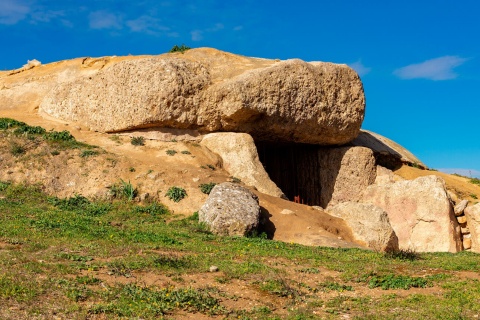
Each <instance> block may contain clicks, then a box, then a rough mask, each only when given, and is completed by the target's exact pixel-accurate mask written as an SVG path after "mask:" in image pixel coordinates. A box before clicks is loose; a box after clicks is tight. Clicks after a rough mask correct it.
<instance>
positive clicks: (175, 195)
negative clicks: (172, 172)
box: [165, 187, 187, 202]
mask: <svg viewBox="0 0 480 320" xmlns="http://www.w3.org/2000/svg"><path fill="white" fill-rule="evenodd" d="M165 196H167V197H168V198H169V199H170V200H172V201H174V202H179V201H180V200H182V199H183V198H185V197H186V196H187V191H185V189H183V188H180V187H170V188H169V189H168V190H167V193H166V194H165Z"/></svg>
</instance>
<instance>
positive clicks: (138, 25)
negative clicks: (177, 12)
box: [127, 15, 170, 35]
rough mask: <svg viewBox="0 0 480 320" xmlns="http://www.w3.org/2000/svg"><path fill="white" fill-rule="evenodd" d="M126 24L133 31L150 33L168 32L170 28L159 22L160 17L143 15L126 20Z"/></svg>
mask: <svg viewBox="0 0 480 320" xmlns="http://www.w3.org/2000/svg"><path fill="white" fill-rule="evenodd" d="M127 26H128V27H129V28H130V30H131V31H133V32H145V33H148V34H151V35H159V34H161V33H168V32H169V31H170V28H168V27H166V26H163V25H161V24H160V19H157V18H154V17H151V16H148V15H143V16H141V17H139V18H137V19H133V20H128V21H127Z"/></svg>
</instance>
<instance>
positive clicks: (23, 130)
mask: <svg viewBox="0 0 480 320" xmlns="http://www.w3.org/2000/svg"><path fill="white" fill-rule="evenodd" d="M45 132H46V130H45V129H43V128H42V127H39V126H35V127H32V126H29V125H21V126H19V127H18V128H17V129H15V130H14V131H13V133H15V134H44V133H45Z"/></svg>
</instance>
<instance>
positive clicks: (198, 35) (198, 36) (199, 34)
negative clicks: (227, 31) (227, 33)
mask: <svg viewBox="0 0 480 320" xmlns="http://www.w3.org/2000/svg"><path fill="white" fill-rule="evenodd" d="M224 28H225V26H224V25H223V24H222V23H216V24H215V25H214V26H213V27H210V28H206V29H204V30H199V29H197V30H193V31H191V32H190V35H191V36H192V41H200V40H203V36H204V34H205V33H214V32H218V31H220V30H223V29H224Z"/></svg>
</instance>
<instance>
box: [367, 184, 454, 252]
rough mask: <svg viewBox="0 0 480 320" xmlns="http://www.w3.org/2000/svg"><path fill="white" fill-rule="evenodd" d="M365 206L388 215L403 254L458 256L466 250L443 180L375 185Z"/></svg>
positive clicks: (368, 193)
mask: <svg viewBox="0 0 480 320" xmlns="http://www.w3.org/2000/svg"><path fill="white" fill-rule="evenodd" d="M362 202H366V203H371V204H374V205H376V206H377V207H380V208H382V209H383V210H385V211H386V212H387V214H388V217H389V220H390V224H391V225H392V227H393V230H394V231H395V234H396V235H397V237H398V242H399V248H400V249H402V250H409V249H410V250H415V251H418V252H436V251H438V252H446V251H449V252H458V251H460V250H461V248H462V242H461V239H460V227H459V225H458V223H457V221H456V219H455V216H454V213H453V208H452V206H451V204H450V200H449V198H448V196H447V193H446V191H445V183H444V182H443V180H442V179H441V178H438V177H436V176H426V177H420V178H417V179H415V180H406V181H398V182H395V183H391V184H384V185H371V186H369V187H368V188H367V189H366V190H365V193H364V195H363V199H362Z"/></svg>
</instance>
